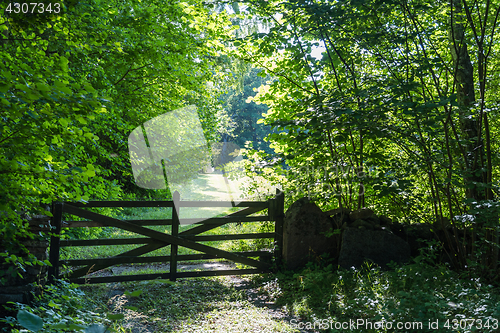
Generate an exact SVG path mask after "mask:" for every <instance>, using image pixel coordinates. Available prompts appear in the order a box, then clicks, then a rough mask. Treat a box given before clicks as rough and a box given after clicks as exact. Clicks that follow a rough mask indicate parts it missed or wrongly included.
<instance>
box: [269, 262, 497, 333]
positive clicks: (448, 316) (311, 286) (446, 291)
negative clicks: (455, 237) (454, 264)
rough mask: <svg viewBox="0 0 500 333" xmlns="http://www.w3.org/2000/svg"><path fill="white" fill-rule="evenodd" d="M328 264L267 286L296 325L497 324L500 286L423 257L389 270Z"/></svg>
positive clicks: (453, 327) (377, 328) (458, 327)
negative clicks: (431, 262)
mask: <svg viewBox="0 0 500 333" xmlns="http://www.w3.org/2000/svg"><path fill="white" fill-rule="evenodd" d="M325 266H326V265H324V266H323V267H320V266H313V265H311V266H310V267H309V268H307V269H304V270H303V271H301V272H297V273H295V274H293V273H281V274H278V275H277V276H273V277H272V278H273V279H270V280H268V281H267V284H265V285H264V286H267V288H266V287H264V289H266V290H267V291H268V293H269V294H270V295H272V296H273V297H274V298H275V299H276V300H277V302H278V304H280V305H282V306H285V307H286V309H287V310H288V311H289V312H291V313H293V314H295V315H297V316H298V317H299V318H300V320H299V321H296V326H295V327H297V325H298V327H300V328H310V329H311V328H315V329H324V330H325V332H394V331H404V332H436V331H439V332H477V331H479V332H481V331H484V332H486V331H494V330H496V329H497V328H498V320H497V318H498V315H499V314H500V306H499V294H498V289H497V288H494V287H493V286H491V285H488V284H486V283H484V281H481V280H479V279H472V280H471V279H469V278H461V277H460V276H459V275H458V274H457V273H455V272H453V271H451V270H450V269H449V268H447V267H444V266H437V267H436V266H435V265H432V264H430V263H429V262H428V261H427V260H424V259H423V257H419V258H418V259H417V261H416V262H414V263H412V264H409V265H406V266H402V267H395V268H394V270H390V271H382V270H380V268H377V267H375V266H373V265H371V264H366V266H365V267H363V268H362V269H359V270H354V269H352V270H343V269H342V270H336V269H334V268H333V267H332V266H331V265H328V266H326V267H325ZM472 318H474V320H470V319H472ZM465 319H469V320H468V321H467V322H466V321H464V320H465ZM476 319H477V321H476ZM352 322H355V324H354V326H352V325H353V324H352ZM344 323H348V324H344ZM314 325H316V326H314ZM336 325H337V326H336ZM339 325H344V326H339ZM391 325H392V326H391ZM397 325H403V326H400V327H398V326H397ZM420 325H421V326H420ZM430 325H431V326H430ZM486 325H487V326H486Z"/></svg>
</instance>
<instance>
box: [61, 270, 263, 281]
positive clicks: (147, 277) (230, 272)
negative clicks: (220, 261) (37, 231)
mask: <svg viewBox="0 0 500 333" xmlns="http://www.w3.org/2000/svg"><path fill="white" fill-rule="evenodd" d="M262 272H263V271H262V270H260V269H234V270H233V269H231V270H219V271H198V272H177V273H176V278H178V279H179V278H190V277H203V276H224V275H246V274H259V273H262ZM156 279H164V280H168V279H170V273H156V274H137V275H118V276H102V277H94V278H93V277H89V278H76V279H69V281H70V282H72V283H77V284H86V283H89V284H91V283H109V282H127V281H146V280H156Z"/></svg>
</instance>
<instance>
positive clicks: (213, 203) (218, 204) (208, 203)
mask: <svg viewBox="0 0 500 333" xmlns="http://www.w3.org/2000/svg"><path fill="white" fill-rule="evenodd" d="M179 205H180V206H179V207H228V208H231V207H259V208H262V209H265V208H267V201H240V202H238V203H236V204H235V203H234V202H233V201H181V202H179Z"/></svg>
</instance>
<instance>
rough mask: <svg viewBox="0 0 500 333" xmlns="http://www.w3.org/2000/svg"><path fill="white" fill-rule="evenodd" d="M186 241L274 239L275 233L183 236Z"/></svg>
mask: <svg viewBox="0 0 500 333" xmlns="http://www.w3.org/2000/svg"><path fill="white" fill-rule="evenodd" d="M181 237H182V238H184V239H189V240H192V241H195V242H209V241H223V240H237V239H264V238H274V232H262V233H255V234H234V235H202V236H195V235H182V236H181Z"/></svg>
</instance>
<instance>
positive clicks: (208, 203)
mask: <svg viewBox="0 0 500 333" xmlns="http://www.w3.org/2000/svg"><path fill="white" fill-rule="evenodd" d="M71 205H73V206H74V207H79V208H94V207H174V203H173V201H170V200H167V201H137V200H136V201H88V202H87V203H83V202H73V203H71ZM179 205H180V206H179V207H262V208H267V201H240V202H238V203H236V204H235V203H234V202H233V201H181V202H179Z"/></svg>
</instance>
